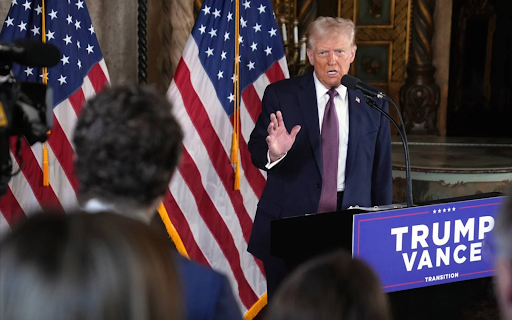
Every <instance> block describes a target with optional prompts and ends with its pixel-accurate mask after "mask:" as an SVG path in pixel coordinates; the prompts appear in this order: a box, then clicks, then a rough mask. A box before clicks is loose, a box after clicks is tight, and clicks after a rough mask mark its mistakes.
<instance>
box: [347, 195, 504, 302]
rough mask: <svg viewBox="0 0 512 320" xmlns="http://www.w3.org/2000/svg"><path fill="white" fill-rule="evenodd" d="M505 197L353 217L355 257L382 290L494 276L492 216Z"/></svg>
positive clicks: (388, 290)
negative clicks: (372, 273) (371, 270)
mask: <svg viewBox="0 0 512 320" xmlns="http://www.w3.org/2000/svg"><path fill="white" fill-rule="evenodd" d="M504 199H505V197H494V198H486V199H479V200H470V201H461V202H452V203H445V204H438V205H430V206H422V207H414V208H405V209H397V210H389V211H381V212H374V213H363V214H357V215H354V225H353V242H352V243H353V248H352V253H353V256H355V257H359V258H361V259H363V260H364V261H366V262H367V263H368V264H369V265H371V266H372V267H373V268H374V270H376V271H377V273H378V275H379V277H380V280H381V282H382V285H383V288H384V290H385V291H386V292H393V291H400V290H406V289H413V288H418V287H425V286H431V285H436V284H442V283H448V282H455V281H463V280H468V279H475V278H481V277H488V276H492V275H493V273H494V270H493V261H492V259H493V257H492V254H491V250H489V248H488V247H489V246H488V244H489V243H490V242H491V239H492V234H493V229H494V225H495V216H496V213H497V212H498V209H499V207H500V206H501V204H502V203H503V201H504Z"/></svg>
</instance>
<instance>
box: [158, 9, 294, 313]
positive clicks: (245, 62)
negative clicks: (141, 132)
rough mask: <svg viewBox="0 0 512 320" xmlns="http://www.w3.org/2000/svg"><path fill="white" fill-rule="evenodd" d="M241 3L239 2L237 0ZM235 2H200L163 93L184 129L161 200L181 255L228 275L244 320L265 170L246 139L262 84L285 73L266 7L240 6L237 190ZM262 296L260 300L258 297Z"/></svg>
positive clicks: (252, 304)
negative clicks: (177, 162) (234, 158)
mask: <svg viewBox="0 0 512 320" xmlns="http://www.w3.org/2000/svg"><path fill="white" fill-rule="evenodd" d="M241 2H242V1H241ZM234 3H235V2H231V1H229V0H227V1H221V0H206V1H205V2H204V3H203V7H202V9H201V13H200V14H199V16H198V18H197V21H196V24H195V26H194V28H193V30H192V33H191V36H190V37H189V39H188V41H187V43H186V46H185V49H184V52H183V56H182V58H181V60H180V62H179V65H178V67H177V69H176V73H175V76H174V79H173V81H172V83H171V85H170V87H169V90H168V92H167V96H168V99H169V100H170V101H171V103H172V104H173V113H174V114H175V116H176V117H177V119H178V121H179V123H180V124H181V125H182V128H183V131H184V141H183V158H182V161H181V164H180V166H179V168H178V170H177V172H176V174H175V175H174V177H173V179H172V181H171V183H170V186H169V192H168V193H167V195H166V197H165V198H164V201H163V205H164V207H165V212H166V213H167V214H168V216H169V220H170V222H171V224H172V226H173V227H174V229H175V230H176V231H177V233H178V235H179V238H180V239H178V241H175V242H179V243H183V246H184V248H185V250H186V252H187V254H188V256H189V257H190V258H191V259H193V260H195V261H198V262H201V263H203V264H206V265H209V266H211V267H212V268H213V269H215V270H217V271H220V272H222V273H223V274H225V275H227V276H228V278H229V279H230V282H231V285H232V287H233V292H234V293H235V296H237V299H238V302H239V305H240V307H241V309H242V311H243V312H244V313H246V319H247V318H252V316H253V315H254V313H257V311H258V310H257V309H260V308H261V307H262V306H264V304H265V302H266V299H265V297H266V296H265V293H266V281H265V276H264V270H263V265H262V263H261V261H259V260H258V259H256V258H255V257H254V256H252V255H251V254H250V253H249V252H247V243H248V241H249V236H250V233H251V228H252V223H253V220H254V215H255V213H256V206H257V203H258V200H259V197H260V196H261V193H262V191H263V188H264V186H265V182H266V175H265V173H264V172H263V171H260V170H259V169H257V168H256V167H254V166H253V165H252V163H251V158H250V154H249V151H248V148H247V142H248V141H249V137H250V134H251V131H252V129H253V128H254V125H255V122H256V119H257V117H258V115H259V113H260V112H261V99H262V97H263V93H264V90H265V88H266V86H267V85H268V84H270V83H272V82H274V81H277V80H281V79H284V78H286V77H288V76H289V74H288V67H287V64H286V59H285V57H284V50H283V46H282V42H281V39H280V37H279V34H278V33H277V24H276V23H275V19H274V16H273V11H272V5H271V3H270V1H268V0H257V1H245V2H243V3H242V5H241V6H240V7H241V8H240V58H239V61H240V76H239V79H240V91H241V101H240V118H241V122H240V132H241V134H240V137H239V146H240V148H239V159H240V161H241V165H240V169H241V179H240V190H238V191H235V190H234V188H233V185H234V184H233V183H234V177H235V174H234V169H233V165H232V164H231V159H230V155H231V147H232V145H231V144H232V133H233V121H234V120H233V117H234V115H233V100H234V97H233V90H234V85H233V81H234V80H233V79H234V77H235V75H234V71H233V70H234V59H235V57H234V46H235V44H234V41H233V39H234V37H235V35H234V29H235V28H234V19H233V18H234V16H235V14H234V13H235V11H234V10H235V7H234ZM261 298H263V299H261Z"/></svg>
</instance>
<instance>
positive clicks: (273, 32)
mask: <svg viewBox="0 0 512 320" xmlns="http://www.w3.org/2000/svg"><path fill="white" fill-rule="evenodd" d="M276 32H277V29H274V28H271V29H270V31H269V32H268V33H270V37H271V38H272V37H273V36H276V35H277V34H276Z"/></svg>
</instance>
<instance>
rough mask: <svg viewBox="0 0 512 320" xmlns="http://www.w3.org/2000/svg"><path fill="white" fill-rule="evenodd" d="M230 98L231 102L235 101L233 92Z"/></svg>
mask: <svg viewBox="0 0 512 320" xmlns="http://www.w3.org/2000/svg"><path fill="white" fill-rule="evenodd" d="M228 99H229V102H233V101H235V96H234V95H233V93H231V94H230V95H229V97H228Z"/></svg>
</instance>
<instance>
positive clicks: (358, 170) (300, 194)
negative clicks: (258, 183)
mask: <svg viewBox="0 0 512 320" xmlns="http://www.w3.org/2000/svg"><path fill="white" fill-rule="evenodd" d="M357 98H358V99H357ZM365 99H366V98H365V97H364V95H363V94H362V93H361V92H359V91H353V90H348V100H349V142H348V151H347V162H346V169H345V192H344V196H343V203H342V209H345V208H348V207H349V206H351V205H352V206H353V205H359V206H374V205H385V204H390V203H391V201H392V180H391V142H390V124H389V122H388V119H387V118H386V117H384V116H383V115H382V114H381V113H380V112H379V111H377V110H375V109H373V108H371V107H370V106H368V105H367V104H366V102H365ZM357 100H359V102H357ZM377 105H378V106H379V107H381V108H382V109H384V110H385V111H386V112H387V111H388V105H387V103H385V102H382V101H381V100H379V101H377ZM278 110H281V112H282V114H283V119H284V123H285V126H286V128H287V129H288V132H290V131H291V129H292V128H293V127H294V126H295V125H301V127H302V128H301V130H300V132H299V133H298V134H297V138H296V140H295V143H294V144H293V146H292V148H291V149H290V150H289V151H288V154H287V155H286V157H285V158H284V159H283V160H282V161H281V162H280V163H279V164H277V165H276V166H275V167H273V168H272V169H270V170H268V171H267V183H266V185H265V189H264V190H263V194H262V195H261V198H260V201H259V203H258V209H257V211H256V217H255V219H254V224H253V228H252V233H251V238H250V241H249V246H248V251H249V252H251V253H252V254H253V255H255V256H256V257H258V258H260V259H262V260H263V261H265V258H266V257H267V255H269V254H270V221H271V220H273V219H279V218H285V217H291V216H297V215H303V214H306V213H315V212H316V210H317V208H318V203H319V201H320V192H321V186H322V158H321V157H322V152H321V140H320V129H319V124H318V123H319V121H318V108H317V99H316V90H315V83H314V78H313V74H312V73H310V74H307V75H304V76H301V77H296V78H291V79H286V80H282V81H278V82H275V83H273V84H271V85H269V86H268V87H267V89H266V90H265V94H264V96H263V101H262V110H261V114H260V116H259V118H258V120H257V122H256V126H255V128H254V130H253V132H252V133H251V138H250V140H249V144H248V147H249V151H250V153H251V158H252V162H253V164H254V165H255V166H256V167H258V168H260V169H263V170H267V169H265V165H266V164H267V151H268V147H267V143H266V141H265V139H266V137H267V135H268V132H267V127H268V125H269V123H270V114H271V113H275V112H276V111H278Z"/></svg>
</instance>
